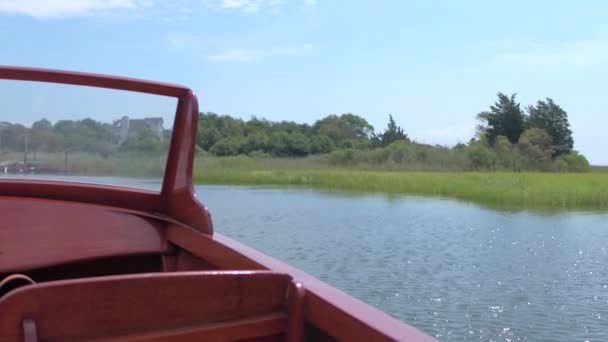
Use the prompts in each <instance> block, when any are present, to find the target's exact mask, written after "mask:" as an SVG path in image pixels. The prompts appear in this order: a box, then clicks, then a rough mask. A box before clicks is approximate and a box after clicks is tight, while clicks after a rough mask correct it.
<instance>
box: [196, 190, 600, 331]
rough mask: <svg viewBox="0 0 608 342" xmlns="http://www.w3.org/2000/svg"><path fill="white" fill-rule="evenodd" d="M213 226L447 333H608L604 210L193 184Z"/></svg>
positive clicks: (412, 321)
mask: <svg viewBox="0 0 608 342" xmlns="http://www.w3.org/2000/svg"><path fill="white" fill-rule="evenodd" d="M197 193H198V194H199V197H200V198H201V200H202V201H203V202H204V203H205V204H206V205H207V206H208V207H209V208H210V210H211V212H212V215H213V219H214V224H215V228H216V231H218V232H221V233H223V234H225V235H228V236H230V237H233V238H235V239H237V240H240V241H242V242H244V243H246V244H248V245H250V246H252V247H255V248H257V249H259V250H261V251H263V252H265V253H267V254H269V255H272V256H274V257H277V258H279V259H281V260H284V261H286V262H288V263H289V264H292V265H294V266H296V267H298V268H300V269H302V270H304V271H306V272H308V273H311V274H313V275H314V276H316V277H318V278H320V279H322V280H324V281H326V282H328V283H329V284H331V285H333V286H336V287H338V288H340V289H342V290H344V291H346V292H347V293H349V294H351V295H353V296H355V297H357V298H360V299H362V300H363V301H365V302H367V303H369V304H372V305H374V306H377V307H378V308H380V309H382V310H384V311H385V312H387V313H389V314H391V315H393V316H394V317H397V318H399V319H402V320H404V321H407V322H408V323H410V324H412V325H414V326H416V327H418V328H419V329H421V330H423V331H425V332H427V333H429V334H431V335H433V336H436V337H437V338H439V339H440V340H445V341H463V340H464V341H469V340H470V341H473V340H475V341H479V340H481V341H490V340H492V341H524V340H530V341H558V340H559V341H608V321H607V319H608V214H602V213H533V212H504V211H496V210H490V209H484V208H481V207H478V206H476V205H472V204H468V203H464V202H459V201H454V200H449V199H437V198H421V197H410V196H403V197H391V198H389V197H386V196H382V195H356V196H354V195H346V194H338V193H329V192H319V191H312V190H285V189H263V188H249V187H226V186H199V187H197Z"/></svg>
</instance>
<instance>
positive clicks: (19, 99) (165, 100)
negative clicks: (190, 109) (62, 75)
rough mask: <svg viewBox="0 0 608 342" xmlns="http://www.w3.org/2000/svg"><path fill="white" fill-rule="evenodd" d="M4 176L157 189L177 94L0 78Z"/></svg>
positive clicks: (0, 165) (0, 166) (1, 175)
mask: <svg viewBox="0 0 608 342" xmlns="http://www.w3.org/2000/svg"><path fill="white" fill-rule="evenodd" d="M0 101H1V103H2V106H1V107H0V180H2V179H24V178H26V179H36V180H55V181H69V182H84V183H94V184H104V185H115V186H123V187H132V188H143V189H147V190H155V191H159V190H160V188H161V183H162V177H163V173H164V170H165V163H166V160H167V154H168V151H169V142H170V138H171V130H172V126H173V119H174V116H175V111H176V106H177V99H176V98H173V97H166V96H159V95H149V94H143V93H136V92H128V91H121V90H110V89H103V88H93V87H86V86H75V85H63V84H55V83H41V82H30V81H14V80H0Z"/></svg>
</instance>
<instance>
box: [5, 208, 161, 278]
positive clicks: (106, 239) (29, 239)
mask: <svg viewBox="0 0 608 342" xmlns="http://www.w3.org/2000/svg"><path fill="white" fill-rule="evenodd" d="M0 212H1V213H2V221H3V224H2V227H1V228H0V273H8V272H16V271H18V272H23V271H25V270H30V269H34V268H41V267H47V266H54V265H59V264H62V263H67V262H74V261H79V260H87V259H94V258H103V257H109V256H119V255H134V254H146V253H163V252H165V251H167V250H168V248H169V247H168V245H167V244H166V243H165V239H164V238H163V236H162V223H161V222H159V221H154V220H151V219H146V218H142V217H140V216H136V215H132V214H130V213H128V212H127V213H125V212H121V211H120V210H119V209H117V208H111V207H104V206H96V205H88V204H82V203H75V202H65V201H52V200H42V199H33V198H17V197H3V198H0Z"/></svg>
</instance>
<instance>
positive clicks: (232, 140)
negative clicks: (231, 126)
mask: <svg viewBox="0 0 608 342" xmlns="http://www.w3.org/2000/svg"><path fill="white" fill-rule="evenodd" d="M245 144H246V141H245V140H244V139H243V138H242V137H228V138H222V139H220V141H218V142H217V143H215V144H214V145H213V147H211V153H213V154H215V155H216V156H236V155H238V154H241V152H242V151H243V150H244V146H245Z"/></svg>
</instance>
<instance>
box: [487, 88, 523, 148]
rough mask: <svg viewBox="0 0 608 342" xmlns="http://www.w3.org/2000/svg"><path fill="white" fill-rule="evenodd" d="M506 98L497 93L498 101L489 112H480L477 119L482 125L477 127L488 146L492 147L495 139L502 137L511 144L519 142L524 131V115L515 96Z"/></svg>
mask: <svg viewBox="0 0 608 342" xmlns="http://www.w3.org/2000/svg"><path fill="white" fill-rule="evenodd" d="M516 95H517V94H513V95H511V96H507V95H505V94H503V93H498V101H496V102H495V103H494V105H493V106H490V111H489V112H481V113H479V114H478V115H477V119H478V120H480V121H481V122H482V123H484V125H483V126H481V127H479V128H478V130H479V129H481V131H482V133H484V134H485V135H486V137H487V139H488V142H489V143H490V145H494V142H495V141H496V137H497V136H499V135H504V136H505V137H507V139H509V141H510V142H511V143H512V144H515V143H517V142H518V141H519V136H520V135H521V133H522V132H523V131H524V113H523V112H522V110H521V108H520V105H519V103H518V102H517V101H516V100H515V96H516Z"/></svg>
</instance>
